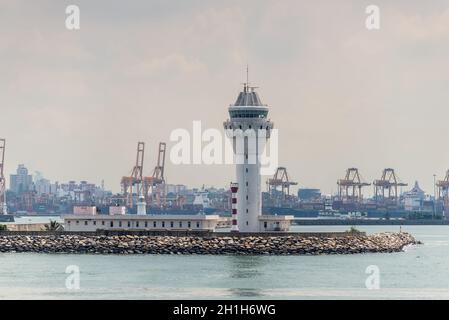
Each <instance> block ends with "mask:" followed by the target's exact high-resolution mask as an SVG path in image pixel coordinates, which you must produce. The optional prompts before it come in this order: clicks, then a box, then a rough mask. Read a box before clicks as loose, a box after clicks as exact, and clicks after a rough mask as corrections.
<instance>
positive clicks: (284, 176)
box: [267, 167, 298, 198]
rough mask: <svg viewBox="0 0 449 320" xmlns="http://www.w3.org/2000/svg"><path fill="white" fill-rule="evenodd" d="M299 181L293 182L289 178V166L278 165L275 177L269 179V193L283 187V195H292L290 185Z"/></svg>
mask: <svg viewBox="0 0 449 320" xmlns="http://www.w3.org/2000/svg"><path fill="white" fill-rule="evenodd" d="M297 184H298V183H297V182H292V181H290V180H289V178H288V173H287V168H285V167H278V168H277V169H276V172H275V173H274V176H273V178H270V179H268V181H267V185H268V193H269V194H270V195H272V194H273V191H275V190H278V188H279V187H281V192H282V196H283V197H284V198H286V197H287V196H289V195H290V186H294V185H297Z"/></svg>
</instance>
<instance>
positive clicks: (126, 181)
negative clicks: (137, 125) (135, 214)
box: [121, 142, 146, 208]
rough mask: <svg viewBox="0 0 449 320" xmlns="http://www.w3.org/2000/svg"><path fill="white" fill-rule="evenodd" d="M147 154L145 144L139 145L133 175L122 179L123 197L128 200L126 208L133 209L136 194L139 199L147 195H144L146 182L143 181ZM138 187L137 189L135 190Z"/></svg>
mask: <svg viewBox="0 0 449 320" xmlns="http://www.w3.org/2000/svg"><path fill="white" fill-rule="evenodd" d="M144 153H145V143H144V142H138V143H137V157H136V164H135V165H134V167H133V169H132V171H131V175H130V176H125V177H122V181H121V185H122V189H123V195H124V196H125V199H126V206H127V207H129V208H132V207H133V205H134V199H133V197H134V194H136V195H137V197H140V196H141V195H143V196H144V197H145V196H146V194H145V193H144V180H143V160H144ZM135 186H136V188H134V187H135ZM133 189H135V190H133Z"/></svg>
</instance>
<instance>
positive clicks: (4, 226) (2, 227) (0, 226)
mask: <svg viewBox="0 0 449 320" xmlns="http://www.w3.org/2000/svg"><path fill="white" fill-rule="evenodd" d="M6 230H8V227H7V226H6V225H4V224H0V231H6Z"/></svg>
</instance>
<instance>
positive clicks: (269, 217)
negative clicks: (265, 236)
mask: <svg viewBox="0 0 449 320" xmlns="http://www.w3.org/2000/svg"><path fill="white" fill-rule="evenodd" d="M294 218H295V217H294V216H274V215H262V216H259V220H266V221H288V220H293V219H294Z"/></svg>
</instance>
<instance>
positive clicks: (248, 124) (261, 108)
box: [223, 83, 293, 232]
mask: <svg viewBox="0 0 449 320" xmlns="http://www.w3.org/2000/svg"><path fill="white" fill-rule="evenodd" d="M254 89H255V88H253V87H250V86H249V84H248V83H245V84H244V87H243V91H242V92H240V94H239V96H238V97H237V101H236V102H235V103H234V104H233V105H231V106H230V107H229V109H228V110H229V117H230V119H229V120H227V121H225V122H224V124H223V125H224V129H225V130H226V133H227V135H228V137H230V138H231V139H232V144H233V149H234V153H235V156H236V157H235V159H236V178H237V183H238V192H237V225H238V231H240V232H260V231H264V230H265V229H266V228H261V223H262V224H265V222H267V224H268V222H269V220H261V217H262V190H261V175H260V168H261V163H260V159H259V155H261V154H262V153H263V150H259V147H260V146H261V145H265V142H266V141H259V140H260V139H266V140H268V139H269V138H270V132H271V130H272V128H273V123H272V122H271V121H270V120H268V118H267V116H268V106H267V105H264V104H262V102H261V100H260V98H259V96H258V94H257V92H255V91H254ZM259 142H263V144H262V143H261V144H260V143H259ZM271 219H278V221H279V222H281V221H282V223H283V224H284V223H286V222H285V221H288V224H289V225H290V220H292V219H293V217H292V216H285V217H281V216H273V217H271ZM267 231H268V230H267Z"/></svg>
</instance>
